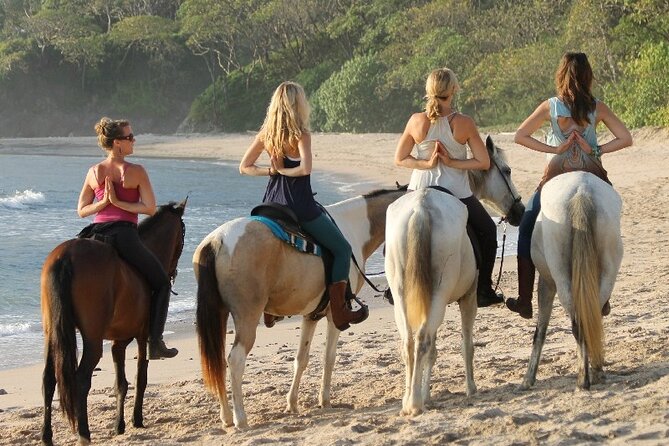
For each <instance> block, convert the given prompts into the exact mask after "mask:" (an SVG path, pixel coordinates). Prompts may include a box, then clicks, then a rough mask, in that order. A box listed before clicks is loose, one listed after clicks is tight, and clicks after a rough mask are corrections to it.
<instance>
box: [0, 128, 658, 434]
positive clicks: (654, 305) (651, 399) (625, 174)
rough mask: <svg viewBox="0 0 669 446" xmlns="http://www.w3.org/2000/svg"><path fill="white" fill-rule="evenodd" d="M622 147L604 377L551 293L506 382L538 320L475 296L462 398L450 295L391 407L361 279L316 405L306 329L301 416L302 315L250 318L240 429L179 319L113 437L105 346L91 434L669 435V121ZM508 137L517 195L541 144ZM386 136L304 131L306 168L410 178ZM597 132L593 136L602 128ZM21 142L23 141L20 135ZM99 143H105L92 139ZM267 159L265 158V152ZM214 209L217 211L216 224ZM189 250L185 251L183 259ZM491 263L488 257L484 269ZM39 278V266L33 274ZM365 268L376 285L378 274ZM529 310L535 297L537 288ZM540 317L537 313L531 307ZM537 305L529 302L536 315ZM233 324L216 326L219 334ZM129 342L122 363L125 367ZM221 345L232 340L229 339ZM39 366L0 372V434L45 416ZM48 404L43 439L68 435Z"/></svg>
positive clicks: (233, 144) (509, 272) (394, 380)
mask: <svg viewBox="0 0 669 446" xmlns="http://www.w3.org/2000/svg"><path fill="white" fill-rule="evenodd" d="M633 135H634V146H632V147H631V148H629V149H625V150H623V151H620V152H617V153H614V154H608V155H605V157H604V166H605V167H606V169H607V170H608V172H609V177H610V179H611V181H612V182H613V184H614V186H615V188H616V190H617V191H618V192H619V193H620V195H621V196H622V198H623V216H622V236H623V243H624V247H625V254H624V257H623V262H622V266H621V269H620V272H619V274H618V279H617V282H616V287H615V290H614V293H613V297H612V298H611V307H612V312H611V315H610V316H608V317H606V318H604V330H605V335H606V340H605V346H606V366H605V372H606V375H607V381H606V382H605V383H603V384H598V385H594V386H593V387H592V389H591V390H590V391H581V390H577V389H576V344H575V341H574V339H573V337H572V334H571V330H570V322H569V320H568V318H567V317H566V316H565V313H564V311H563V310H562V308H561V307H560V306H559V303H558V300H557V299H556V301H555V305H556V308H555V309H554V311H553V317H552V319H551V325H550V326H549V330H548V335H547V339H546V344H545V347H544V352H543V356H542V361H541V364H540V366H539V372H538V375H537V383H536V385H535V386H534V387H533V388H532V389H531V390H529V391H520V390H517V388H518V385H519V384H520V382H521V380H522V377H523V375H524V373H525V370H526V367H527V361H528V358H529V355H530V349H531V344H532V335H533V332H534V327H535V324H536V322H535V320H525V319H521V318H520V317H519V316H518V315H517V314H515V313H512V312H510V311H509V310H507V309H506V307H503V306H495V307H489V308H482V309H479V311H478V314H477V318H476V322H475V326H474V341H475V345H476V350H475V353H474V376H475V380H476V385H477V387H478V393H476V394H475V395H474V396H472V397H466V396H465V383H464V381H465V379H464V365H463V360H462V357H461V354H460V315H459V311H458V307H457V305H451V306H449V307H447V309H446V317H445V321H444V324H443V325H442V328H441V329H440V331H439V333H438V336H437V349H438V357H437V362H436V364H435V367H434V373H433V384H432V397H433V401H432V403H431V405H430V406H429V407H428V410H427V411H426V412H425V413H423V414H422V415H419V416H417V417H413V418H407V417H402V416H400V415H399V411H400V406H401V399H402V394H403V391H404V365H403V364H402V361H401V358H400V353H399V350H398V346H399V335H398V333H397V328H396V325H395V321H394V316H393V309H392V307H391V306H390V305H389V304H388V303H387V302H385V301H383V300H382V298H381V297H380V296H378V295H376V293H375V292H374V291H373V290H371V289H370V288H369V287H368V286H365V287H364V288H363V291H362V294H361V296H362V297H363V298H364V300H365V301H366V302H367V303H369V304H370V307H371V314H370V317H369V319H368V320H367V321H366V322H365V323H363V324H361V325H358V326H355V327H353V328H352V329H350V330H348V331H346V332H344V333H342V335H341V337H340V343H339V348H338V350H337V361H336V365H335V370H334V376H333V385H332V404H333V407H332V408H327V409H322V408H319V407H318V391H319V387H320V376H321V373H322V354H323V341H324V339H325V323H324V322H321V323H320V324H319V327H318V329H317V332H316V339H315V340H314V344H313V347H312V350H311V351H312V354H311V360H310V363H309V366H308V368H307V371H306V372H305V374H304V376H303V378H302V385H301V389H300V396H299V408H300V413H299V414H288V413H284V409H285V406H286V399H285V397H286V394H287V392H288V389H289V387H290V382H291V377H292V364H293V359H294V355H295V352H296V349H297V345H296V344H297V339H298V336H299V326H300V321H299V318H297V317H293V318H290V319H286V320H284V321H282V322H280V323H278V324H277V325H276V326H275V327H274V328H272V329H267V328H265V327H264V326H259V328H258V337H257V340H256V345H255V346H254V348H253V350H252V351H251V353H250V355H249V358H248V361H247V367H246V372H245V375H244V384H243V385H244V394H245V408H246V412H247V415H248V421H249V424H250V428H249V429H247V430H243V431H238V430H236V429H234V428H225V429H224V428H223V427H222V424H221V422H220V420H219V406H218V402H217V401H216V400H215V399H214V398H213V397H212V396H211V395H210V394H208V393H207V392H206V391H205V389H204V387H203V384H202V379H201V373H200V363H199V354H198V351H197V339H196V337H195V327H194V326H193V325H191V324H182V325H183V326H181V327H177V329H176V333H175V334H174V335H171V336H170V338H169V339H170V345H174V346H176V347H178V348H179V349H180V354H179V355H178V356H177V357H176V358H174V359H171V360H164V361H152V362H151V363H150V365H149V386H148V389H147V393H146V398H145V410H144V420H145V425H146V428H145V429H137V428H134V427H132V425H131V423H130V420H129V417H130V414H131V413H132V404H133V394H134V386H133V385H132V384H131V389H130V391H129V393H128V398H127V400H126V422H127V423H128V427H127V430H126V433H125V434H124V435H121V436H115V435H113V432H112V428H113V420H114V414H115V399H114V391H113V385H114V370H113V366H112V362H111V354H110V353H109V349H108V347H106V348H105V355H104V356H103V358H102V360H101V362H100V364H99V366H98V367H99V370H98V371H96V372H95V374H94V377H93V387H92V390H91V394H90V397H89V400H88V404H89V417H90V418H89V420H90V427H91V433H92V440H93V443H95V444H111V445H127V444H132V445H178V444H205V445H209V444H216V445H220V444H224V445H260V444H282V445H283V444H293V445H302V444H304V445H321V444H322V445H352V444H361V445H423V444H434V445H437V444H446V443H455V444H495V445H496V444H508V445H512V444H513V445H520V444H532V445H534V444H547V445H572V444H599V443H605V444H643V445H660V444H668V443H669V312H668V311H667V308H669V220H668V219H667V209H669V131H667V130H658V129H643V130H638V131H635V132H634V133H633ZM492 136H493V139H494V140H495V142H496V143H497V144H498V145H499V146H500V147H501V148H503V149H504V150H505V154H506V157H507V159H508V163H509V165H510V166H511V167H512V169H513V180H514V183H515V185H516V187H517V188H518V190H519V192H520V193H521V194H522V196H523V200H525V199H527V198H528V197H529V195H530V194H531V192H532V191H533V190H534V188H535V187H536V185H537V183H538V182H539V179H540V177H541V174H542V171H543V167H544V164H545V158H544V156H543V155H542V154H539V153H536V152H532V151H530V150H528V149H525V148H523V147H520V146H518V145H516V144H514V143H513V135H511V134H493V135H492ZM398 137H399V135H397V134H361V135H354V134H315V135H314V136H313V142H312V144H313V148H314V149H313V150H314V172H313V175H318V171H319V170H321V171H332V172H336V173H338V174H341V175H347V176H349V177H350V178H351V181H352V182H353V181H355V182H362V185H361V186H357V188H362V189H360V190H356V193H360V192H364V191H368V190H372V189H375V188H378V187H380V186H383V187H392V186H393V185H394V184H395V182H396V181H397V182H399V183H406V182H407V181H408V178H409V175H410V172H409V171H408V170H407V169H400V168H397V167H395V166H394V165H393V161H392V160H393V152H394V148H395V144H396V142H397V139H398ZM252 138H253V135H252V134H250V133H249V134H238V135H189V136H186V135H183V136H179V135H176V136H158V135H141V134H140V135H138V141H137V143H136V146H135V152H136V155H137V156H141V157H172V158H208V159H219V160H225V161H230V162H234V163H237V162H238V161H239V159H240V158H241V155H242V154H243V152H244V150H245V149H246V147H248V145H249V144H250V143H251V141H252ZM605 140H606V138H605V137H604V138H603V139H600V141H605ZM28 141H29V142H28ZM28 144H29V146H30V147H31V149H30V152H29V153H31V154H47V153H50V154H53V153H54V151H57V153H58V154H59V155H80V154H86V155H91V154H94V153H96V152H95V150H96V149H95V139H94V138H42V139H31V140H25V139H17V140H12V139H0V155H1V154H3V153H26V151H27V149H26V147H27V145H28ZM100 154H101V155H102V153H101V152H100ZM263 161H266V160H263ZM221 223H223V222H221ZM190 260H191V259H186V258H182V259H181V262H182V263H183V262H190ZM496 272H497V270H496V271H495V273H496ZM36 280H38V279H36ZM375 282H380V283H383V280H382V279H376V280H375ZM501 287H502V290H503V291H504V293H505V294H506V295H507V296H515V295H516V292H517V291H516V272H515V259H514V258H507V259H506V260H505V261H504V272H503V274H502V281H501ZM535 309H536V298H535ZM535 315H536V311H535ZM535 317H536V316H535ZM231 338H232V336H229V335H228V338H227V339H228V343H229V341H230V340H231ZM135 351H136V347H135V346H134V345H131V347H130V348H129V350H128V358H129V359H128V361H127V362H126V370H127V373H128V380H129V381H131V382H132V381H134V375H135V363H134V361H133V360H132V357H133V355H134V354H135ZM226 352H229V345H228V347H227V350H226ZM41 374H42V366H41V365H37V366H31V367H25V368H20V369H13V370H4V371H0V444H26V445H27V444H36V443H38V442H39V439H40V429H41V424H42V408H41V404H42V397H41ZM55 407H56V410H55V411H54V423H53V428H54V441H55V443H56V444H59V445H69V444H75V443H76V436H75V434H74V433H72V432H71V431H70V429H69V426H68V425H67V423H66V422H65V420H64V418H63V417H62V416H61V415H60V412H59V410H58V409H57V408H58V403H57V402H56V403H55Z"/></svg>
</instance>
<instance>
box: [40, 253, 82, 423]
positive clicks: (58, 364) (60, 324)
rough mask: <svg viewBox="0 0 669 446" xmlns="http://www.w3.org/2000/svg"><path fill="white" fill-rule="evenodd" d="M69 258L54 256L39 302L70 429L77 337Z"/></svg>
mask: <svg viewBox="0 0 669 446" xmlns="http://www.w3.org/2000/svg"><path fill="white" fill-rule="evenodd" d="M72 277H73V269H72V259H71V258H70V257H69V256H68V255H64V256H62V257H60V258H58V259H56V260H55V261H54V262H53V263H52V264H51V266H50V267H49V269H48V271H47V272H46V274H45V278H44V283H43V284H42V287H43V292H44V293H45V296H44V298H43V299H42V304H43V305H45V308H43V309H42V312H43V315H42V319H43V323H44V324H45V347H46V352H45V355H46V357H47V360H49V358H51V360H52V361H53V367H54V371H55V375H56V382H57V383H58V393H59V395H60V408H61V410H62V411H63V412H64V413H65V415H66V416H67V419H68V420H69V422H70V425H71V426H72V428H73V429H74V427H75V424H76V409H75V407H76V403H77V385H76V371H77V338H76V333H75V324H74V308H73V306H72Z"/></svg>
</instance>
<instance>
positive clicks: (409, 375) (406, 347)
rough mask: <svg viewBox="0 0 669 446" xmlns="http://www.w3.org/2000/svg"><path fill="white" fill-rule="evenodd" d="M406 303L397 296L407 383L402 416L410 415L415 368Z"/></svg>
mask: <svg viewBox="0 0 669 446" xmlns="http://www.w3.org/2000/svg"><path fill="white" fill-rule="evenodd" d="M403 305H404V303H403V301H402V297H401V295H400V294H399V293H396V295H395V305H394V309H395V323H396V324H397V329H398V331H399V333H400V339H401V344H400V353H401V356H402V361H404V369H405V373H404V375H405V381H404V396H403V397H402V410H401V411H400V415H409V413H410V411H409V399H410V398H411V382H412V381H413V367H414V361H415V358H414V339H413V336H412V333H411V327H409V323H408V322H407V317H406V313H405V311H404V307H403Z"/></svg>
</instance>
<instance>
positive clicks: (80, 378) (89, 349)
mask: <svg viewBox="0 0 669 446" xmlns="http://www.w3.org/2000/svg"><path fill="white" fill-rule="evenodd" d="M101 357H102V339H100V340H99V341H88V340H85V339H84V341H83V353H82V354H81V361H80V362H79V367H78V368H77V373H76V377H75V379H76V382H77V430H78V434H79V441H78V443H79V444H80V445H88V444H90V442H91V431H90V429H89V427H88V392H89V391H90V390H91V378H92V377H93V370H94V369H95V366H96V365H98V362H99V361H100V358H101Z"/></svg>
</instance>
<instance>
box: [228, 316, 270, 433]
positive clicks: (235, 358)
mask: <svg viewBox="0 0 669 446" xmlns="http://www.w3.org/2000/svg"><path fill="white" fill-rule="evenodd" d="M261 311H262V310H261ZM233 316H234V315H233ZM251 316H253V317H251ZM259 318H260V314H259V313H255V312H254V313H253V314H252V315H249V314H247V315H246V317H244V318H239V319H237V318H235V341H234V343H233V345H232V349H231V350H230V354H229V355H228V364H229V365H230V384H231V386H230V387H231V388H232V414H233V420H234V423H235V427H236V428H238V429H243V428H246V427H248V421H247V419H246V412H245V411H244V399H243V398H244V393H243V392H242V380H243V378H244V369H245V368H246V356H247V355H248V354H249V352H250V351H251V348H253V344H254V343H255V340H256V326H257V325H258V319H259ZM222 403H223V402H222V401H221V404H222Z"/></svg>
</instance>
